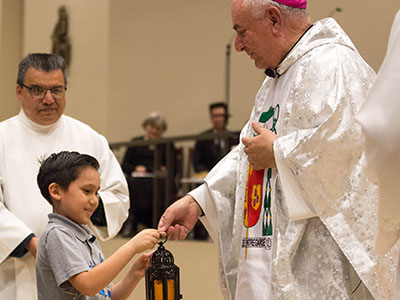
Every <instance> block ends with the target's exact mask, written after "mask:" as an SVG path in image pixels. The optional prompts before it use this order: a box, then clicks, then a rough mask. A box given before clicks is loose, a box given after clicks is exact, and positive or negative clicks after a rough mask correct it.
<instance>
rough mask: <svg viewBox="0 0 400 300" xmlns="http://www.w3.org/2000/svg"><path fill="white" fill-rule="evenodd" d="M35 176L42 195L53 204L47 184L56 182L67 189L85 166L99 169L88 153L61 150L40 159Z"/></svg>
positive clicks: (96, 162) (97, 163)
mask: <svg viewBox="0 0 400 300" xmlns="http://www.w3.org/2000/svg"><path fill="white" fill-rule="evenodd" d="M40 163H41V166H40V169H39V174H38V176H37V183H38V185H39V189H40V192H41V193H42V195H43V197H45V198H46V200H47V201H49V203H50V204H53V202H52V198H51V196H50V193H49V185H50V184H51V183H53V182H54V183H57V184H58V185H59V186H60V187H61V188H62V189H64V190H68V187H69V185H70V184H71V182H73V181H75V180H76V179H77V178H78V177H79V174H80V173H81V171H82V170H83V169H85V168H88V167H90V168H93V169H95V170H99V167H100V165H99V162H98V161H97V160H96V159H95V158H94V157H93V156H90V155H87V154H80V153H78V152H70V151H62V152H59V153H53V154H51V155H50V156H49V157H48V158H46V159H44V160H42V161H41V162H40Z"/></svg>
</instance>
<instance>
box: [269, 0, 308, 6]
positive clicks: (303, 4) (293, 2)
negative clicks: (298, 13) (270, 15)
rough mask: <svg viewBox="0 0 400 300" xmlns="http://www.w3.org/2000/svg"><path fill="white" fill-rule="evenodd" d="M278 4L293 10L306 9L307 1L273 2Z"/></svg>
mask: <svg viewBox="0 0 400 300" xmlns="http://www.w3.org/2000/svg"><path fill="white" fill-rule="evenodd" d="M274 1H275V2H278V3H280V4H283V5H286V6H290V7H295V8H306V7H307V0H274Z"/></svg>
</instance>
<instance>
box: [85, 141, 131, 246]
mask: <svg viewBox="0 0 400 300" xmlns="http://www.w3.org/2000/svg"><path fill="white" fill-rule="evenodd" d="M98 151H99V152H98V155H97V158H98V159H99V163H100V170H99V172H100V178H101V189H100V191H99V195H100V197H101V200H102V201H103V204H104V211H105V215H106V220H107V227H99V226H91V228H92V230H93V231H94V232H95V233H96V234H97V235H98V236H99V237H100V238H101V239H102V240H107V239H110V238H113V237H114V236H115V235H117V234H118V232H119V230H120V229H121V227H122V224H123V223H124V222H125V220H126V218H127V217H128V210H129V190H128V184H127V182H126V179H125V176H124V174H123V172H122V169H121V166H120V165H119V163H118V161H117V159H116V158H115V156H114V154H113V153H112V151H111V150H110V148H109V146H108V142H107V140H106V139H105V138H104V137H103V136H100V140H99V144H98Z"/></svg>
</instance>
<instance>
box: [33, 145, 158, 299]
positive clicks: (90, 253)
mask: <svg viewBox="0 0 400 300" xmlns="http://www.w3.org/2000/svg"><path fill="white" fill-rule="evenodd" d="M98 169H99V163H98V162H97V160H96V159H95V158H93V157H92V156H89V155H84V154H79V153H77V152H67V151H63V152H60V153H57V154H52V155H51V156H50V157H48V158H47V159H46V160H44V161H43V162H42V165H41V167H40V170H39V174H38V176H37V182H38V185H39V188H40V191H41V193H42V195H43V196H44V197H45V198H46V199H47V201H49V202H50V204H51V205H52V206H53V213H52V214H49V223H48V225H47V227H46V229H45V231H44V233H43V234H42V235H41V236H40V239H39V244H38V251H37V261H36V272H37V275H36V277H37V286H38V298H39V300H44V299H46V300H48V299H60V300H62V299H79V300H83V299H112V300H118V299H127V298H128V296H129V295H130V294H131V292H132V291H133V289H134V288H135V286H136V285H137V284H138V282H139V280H140V279H141V278H142V277H144V270H145V268H146V267H148V265H149V260H150V253H148V254H142V255H141V256H140V257H139V258H138V259H137V260H136V261H135V262H134V263H133V265H132V267H131V269H130V270H129V271H128V274H127V275H126V276H125V277H124V278H123V280H121V281H120V282H118V283H117V284H115V285H112V283H111V281H112V280H113V279H114V278H115V277H116V276H117V275H118V273H119V272H120V271H121V270H122V269H123V268H124V267H125V265H126V264H127V263H128V262H129V261H130V260H131V259H132V257H133V256H134V255H135V254H137V253H139V252H143V251H145V250H147V249H151V248H153V247H154V245H155V244H157V242H158V238H159V237H160V235H159V233H158V231H157V230H155V229H146V230H143V231H141V232H140V233H138V234H137V235H136V236H134V237H133V238H132V239H130V240H129V241H128V242H127V243H126V244H124V245H123V246H122V247H121V248H119V249H118V250H117V251H116V252H115V253H114V254H113V255H112V256H111V257H110V258H108V259H107V260H104V256H103V253H102V251H101V248H100V246H99V244H98V243H97V241H96V238H95V236H94V235H93V232H92V231H91V230H90V229H89V228H88V226H86V225H87V224H88V223H89V220H90V216H91V215H92V213H93V212H94V210H95V209H96V207H97V205H98V195H97V192H98V190H99V188H100V176H99V173H98Z"/></svg>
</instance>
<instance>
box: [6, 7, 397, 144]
mask: <svg viewBox="0 0 400 300" xmlns="http://www.w3.org/2000/svg"><path fill="white" fill-rule="evenodd" d="M0 3H1V4H2V9H1V10H0V14H1V16H2V21H1V27H0V34H1V41H2V45H3V42H4V36H5V35H9V34H10V33H9V31H6V30H5V29H4V23H5V19H4V16H6V17H7V18H8V20H9V21H8V22H10V23H13V22H14V24H19V28H23V29H21V30H20V31H23V34H22V33H19V32H18V26H16V27H14V28H16V30H17V32H16V33H15V34H13V36H15V40H16V41H18V40H21V42H20V45H19V47H20V51H17V50H18V49H16V50H12V51H11V50H10V51H9V52H7V51H5V50H4V49H3V47H2V49H1V50H0V55H1V56H0V62H1V68H0V76H1V79H3V78H9V77H10V76H11V77H12V82H13V83H14V84H13V87H11V86H10V87H8V86H7V87H5V86H4V82H5V81H3V80H1V85H0V91H1V92H2V94H1V95H2V111H1V117H2V119H4V118H5V117H7V116H11V115H13V114H15V111H16V110H17V108H16V107H17V106H16V104H15V103H16V100H15V101H14V99H15V76H16V65H17V62H16V57H18V60H19V59H20V57H21V55H22V54H26V53H28V52H34V51H35V52H36V51H45V52H48V51H49V50H50V49H51V39H50V36H51V33H52V31H53V28H54V25H55V23H56V21H57V9H58V7H59V6H60V5H62V4H65V5H66V6H67V10H68V13H69V16H70V37H71V41H72V63H71V68H70V76H69V85H68V105H67V109H66V113H67V114H69V115H72V116H74V117H76V118H78V119H80V120H82V121H84V122H86V123H88V124H90V125H91V126H93V127H94V128H95V129H97V130H98V131H100V132H101V133H103V134H105V135H106V137H107V138H108V139H109V140H110V141H111V142H115V141H123V140H128V139H130V138H131V137H132V136H134V135H138V134H141V133H142V129H141V126H140V124H141V122H142V120H143V119H144V118H145V117H146V116H147V115H148V113H149V112H150V111H153V110H157V111H160V112H163V113H164V114H165V115H166V117H167V121H168V125H169V129H168V131H167V133H166V135H168V136H171V135H181V134H192V133H198V132H200V131H201V130H203V129H205V128H207V127H208V126H209V120H208V112H207V106H208V104H209V103H210V102H212V101H218V100H223V99H224V97H225V51H226V50H225V49H226V44H227V43H228V42H229V41H230V40H231V39H232V37H233V31H232V29H231V27H232V25H231V20H230V3H231V1H230V0H219V1H216V0H202V1H198V0H197V1H195V0H173V1H164V0H152V1H147V0H118V1H110V0H85V1H81V0H68V1H67V0H38V1H30V0H18V1H15V3H20V6H21V7H20V8H19V9H14V11H19V12H20V14H19V19H18V16H14V15H12V16H10V13H9V11H8V10H7V11H5V9H4V7H5V3H6V4H7V5H11V3H14V1H13V0H0ZM22 4H23V8H24V9H23V10H22ZM15 5H17V6H18V4H15ZM335 7H341V8H342V10H343V11H342V12H337V13H336V14H335V16H334V17H335V18H336V19H337V21H338V22H339V23H340V24H341V25H342V27H343V28H344V29H345V31H346V32H347V33H348V34H349V35H350V37H351V38H352V40H353V42H354V43H355V44H356V46H357V47H358V49H359V50H360V53H361V54H362V55H363V57H364V58H365V59H366V60H367V62H369V63H370V64H371V66H372V67H373V68H375V70H377V69H378V68H379V66H380V63H381V61H382V59H383V57H384V55H385V51H386V44H387V38H388V34H389V29H390V25H391V23H392V21H393V18H394V15H395V13H396V11H397V10H398V9H399V8H400V4H399V3H398V0H386V1H379V2H377V1H373V0H367V1H364V2H362V3H360V1H348V0H337V1H335V2H334V3H332V2H327V1H318V0H309V10H310V13H311V16H312V19H313V20H317V19H320V18H323V17H325V16H328V15H329V14H330V13H331V12H332V11H333V10H334V9H335ZM22 11H23V15H22V17H21V14H22ZM22 19H23V20H24V22H22ZM21 24H23V27H22V25H21ZM16 45H17V46H18V43H16ZM17 48H18V47H17ZM10 52H12V53H10ZM9 57H11V58H13V59H11V60H8V58H9ZM18 60H17V61H18ZM14 68H15V70H14ZM263 77H264V76H263V72H262V71H261V70H257V69H255V68H254V66H253V63H252V61H250V60H249V59H248V58H247V56H246V55H245V54H243V53H236V52H235V51H234V50H232V54H231V90H230V95H231V98H230V107H231V114H232V118H231V120H230V125H229V127H230V128H231V129H240V128H241V126H242V125H243V123H244V122H245V121H246V119H247V118H248V116H249V113H250V109H251V106H252V103H253V99H254V96H255V94H256V92H257V89H258V87H259V85H260V83H261V82H262V80H263ZM9 89H12V92H11V93H12V95H13V97H14V98H13V100H12V101H13V102H12V103H13V104H9V102H10V99H9V98H10V96H6V97H4V95H6V92H5V91H7V92H8V90H9ZM4 99H7V100H4ZM5 101H7V103H6V105H5ZM10 105H11V106H10Z"/></svg>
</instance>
